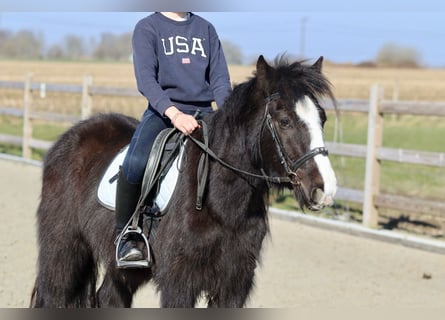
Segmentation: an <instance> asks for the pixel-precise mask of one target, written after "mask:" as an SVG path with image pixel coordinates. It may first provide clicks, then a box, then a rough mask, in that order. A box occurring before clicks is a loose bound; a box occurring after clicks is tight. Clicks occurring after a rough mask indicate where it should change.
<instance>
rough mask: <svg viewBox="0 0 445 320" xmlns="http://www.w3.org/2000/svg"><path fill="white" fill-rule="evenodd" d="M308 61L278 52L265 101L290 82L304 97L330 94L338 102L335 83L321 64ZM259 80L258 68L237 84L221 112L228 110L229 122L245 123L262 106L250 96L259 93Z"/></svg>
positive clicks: (226, 114)
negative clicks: (295, 59) (256, 108)
mask: <svg viewBox="0 0 445 320" xmlns="http://www.w3.org/2000/svg"><path fill="white" fill-rule="evenodd" d="M306 62H307V60H301V61H294V62H289V59H288V57H287V56H286V55H285V54H283V55H279V56H277V57H276V58H275V59H274V63H273V68H274V72H273V74H271V78H270V79H269V80H268V83H267V85H266V87H265V88H266V90H268V91H269V92H266V91H265V92H263V95H262V96H261V97H259V98H261V99H263V101H264V99H265V98H266V97H267V96H269V95H271V94H273V93H275V91H276V90H278V88H279V87H282V86H287V87H288V88H289V89H290V91H292V92H294V93H295V94H296V96H297V98H301V97H302V96H303V95H309V96H310V97H311V98H313V99H317V100H318V99H320V98H322V97H328V98H329V99H330V100H332V102H333V103H334V105H335V98H334V94H333V92H332V89H331V87H332V84H331V83H330V81H329V80H328V79H327V78H326V77H325V76H324V75H323V73H322V72H321V70H320V68H321V66H320V67H318V66H316V65H307V64H306ZM259 81H261V80H260V79H259V78H258V74H257V71H254V72H253V75H252V76H251V77H250V78H249V79H248V80H246V81H245V82H243V83H240V84H237V85H235V86H234V88H233V92H232V94H231V95H230V96H229V97H228V98H227V100H226V101H225V103H224V105H223V106H222V108H221V112H222V113H225V120H227V121H228V123H227V124H228V125H234V126H236V125H237V124H239V123H242V124H245V123H246V121H247V120H248V118H250V117H251V116H252V111H253V110H252V108H253V107H260V106H255V105H252V103H253V102H254V101H252V100H253V99H252V98H249V97H250V95H251V94H253V93H254V92H255V93H256V94H258V92H257V91H255V90H254V88H255V86H256V85H258V82H259ZM263 85H264V84H263ZM239 101H245V105H240V104H239ZM257 101H258V100H257ZM257 101H255V102H257ZM249 103H250V105H249ZM246 105H247V107H246Z"/></svg>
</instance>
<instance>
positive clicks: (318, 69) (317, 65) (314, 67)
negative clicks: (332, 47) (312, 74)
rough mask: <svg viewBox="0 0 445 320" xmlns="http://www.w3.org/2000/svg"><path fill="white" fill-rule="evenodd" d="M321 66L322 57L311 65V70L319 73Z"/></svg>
mask: <svg viewBox="0 0 445 320" xmlns="http://www.w3.org/2000/svg"><path fill="white" fill-rule="evenodd" d="M322 65H323V56H321V57H320V58H318V60H317V61H315V63H314V64H313V65H312V68H313V69H315V70H317V71H318V72H321V67H322Z"/></svg>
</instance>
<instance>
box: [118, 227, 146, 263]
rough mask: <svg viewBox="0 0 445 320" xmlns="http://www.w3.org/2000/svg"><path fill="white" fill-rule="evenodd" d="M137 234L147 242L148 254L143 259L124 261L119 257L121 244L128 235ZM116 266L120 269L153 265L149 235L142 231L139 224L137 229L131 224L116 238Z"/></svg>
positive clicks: (137, 236)
mask: <svg viewBox="0 0 445 320" xmlns="http://www.w3.org/2000/svg"><path fill="white" fill-rule="evenodd" d="M129 235H131V236H136V237H135V238H139V239H142V240H143V241H144V244H145V249H146V250H145V251H146V252H145V254H146V258H145V259H142V260H138V261H124V260H121V259H120V258H121V257H119V248H120V246H121V242H122V240H123V239H124V238H125V237H126V236H129ZM115 259H116V266H117V267H118V268H119V269H125V268H148V267H150V265H151V253H150V245H149V243H148V240H147V237H146V236H145V234H144V233H143V232H142V229H141V228H140V227H139V226H138V227H137V228H136V229H135V228H134V227H133V226H131V225H129V226H128V227H127V228H126V229H125V230H124V231H122V232H121V233H120V234H119V236H118V237H117V239H116V256H115Z"/></svg>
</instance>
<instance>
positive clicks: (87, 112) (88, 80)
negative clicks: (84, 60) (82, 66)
mask: <svg viewBox="0 0 445 320" xmlns="http://www.w3.org/2000/svg"><path fill="white" fill-rule="evenodd" d="M92 84H93V77H92V76H85V77H84V78H83V84H82V102H81V113H80V117H81V118H82V120H85V119H86V118H88V117H89V116H91V111H92V108H93V101H92V98H91V94H90V86H91V85H92Z"/></svg>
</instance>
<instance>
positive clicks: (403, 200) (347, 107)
mask: <svg viewBox="0 0 445 320" xmlns="http://www.w3.org/2000/svg"><path fill="white" fill-rule="evenodd" d="M2 88H3V89H18V90H23V92H24V95H23V110H22V111H20V110H17V109H12V108H1V109H0V114H4V115H9V116H17V117H23V119H24V121H23V135H22V137H17V136H11V135H2V134H0V143H8V144H15V145H21V146H22V153H23V157H24V158H30V157H31V148H39V149H48V148H49V147H50V146H51V144H52V142H50V141H41V140H37V139H33V138H32V119H46V120H49V121H56V122H57V121H68V122H73V123H74V122H76V121H79V120H80V119H84V118H87V117H88V116H89V115H90V114H91V111H92V104H93V96H95V95H113V96H126V97H138V96H139V93H138V92H137V90H136V89H130V88H110V87H99V86H93V85H92V78H91V77H85V79H84V81H83V84H82V85H58V84H40V83H34V82H32V76H31V75H29V76H28V77H27V78H26V81H25V82H24V83H22V82H0V89H2ZM34 91H36V92H40V93H41V94H42V93H44V92H46V91H53V92H66V93H79V94H81V95H82V99H81V105H80V106H79V108H80V110H81V115H80V116H63V115H57V114H53V113H51V114H50V113H36V112H32V93H33V92H34ZM325 106H326V109H333V108H334V107H333V105H332V104H331V103H329V102H327V103H325ZM337 108H338V110H339V111H340V112H361V113H367V114H368V140H367V141H368V143H367V145H357V144H347V143H335V142H327V143H326V144H327V147H328V148H329V152H330V153H331V154H334V155H339V156H348V157H358V158H365V159H366V172H365V184H364V190H356V189H348V188H343V187H340V188H339V190H338V193H337V199H339V200H345V201H350V202H356V203H361V204H363V221H362V222H363V224H364V225H365V226H367V227H372V228H374V227H377V223H378V217H379V213H378V208H379V207H385V208H390V209H396V210H399V211H402V212H412V213H417V214H420V213H422V214H428V215H429V216H434V217H437V218H440V219H445V203H443V202H439V201H431V200H425V199H415V198H412V197H406V196H400V195H394V194H383V193H381V192H380V162H381V161H382V160H389V161H396V162H402V163H410V164H418V165H427V166H434V167H445V154H444V153H437V152H424V151H415V150H404V149H393V148H384V147H382V133H383V115H384V114H403V115H407V114H410V115H425V116H441V117H445V103H437V102H434V103H433V102H400V101H387V100H383V90H382V88H381V87H379V86H378V85H374V86H373V87H372V88H371V90H370V98H369V100H358V99H342V100H339V101H337Z"/></svg>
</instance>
